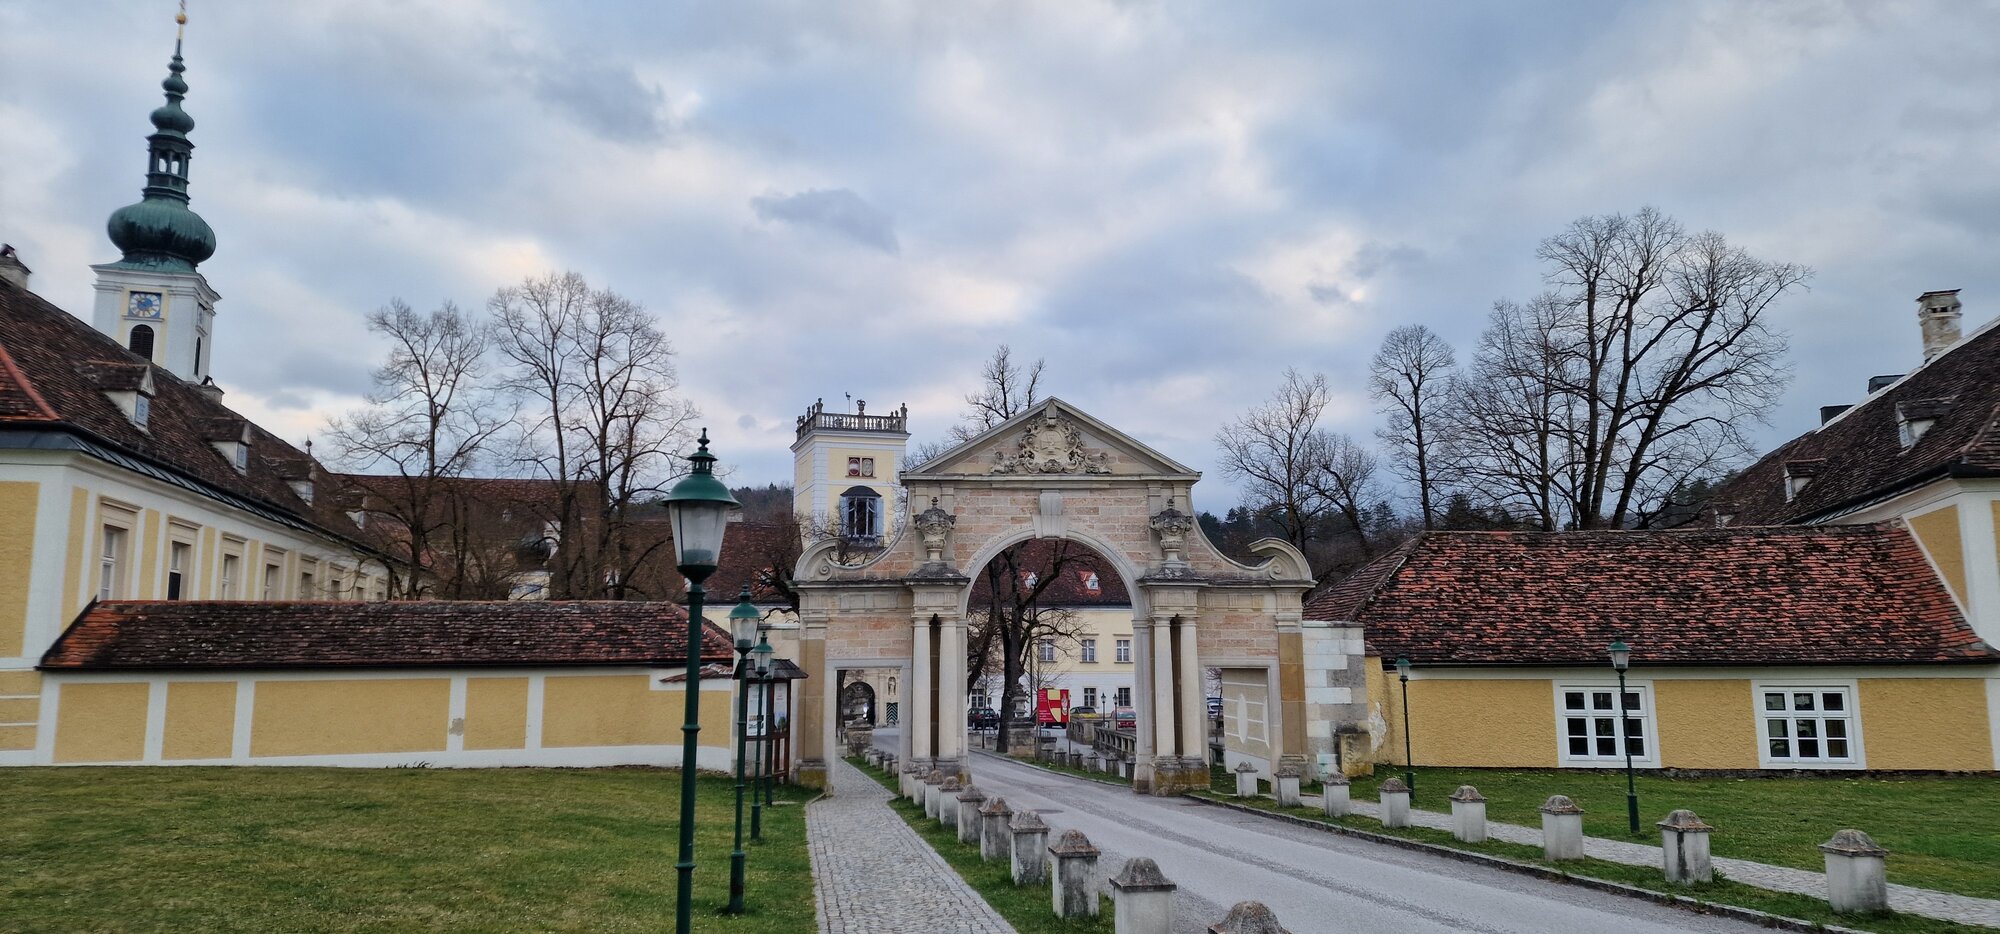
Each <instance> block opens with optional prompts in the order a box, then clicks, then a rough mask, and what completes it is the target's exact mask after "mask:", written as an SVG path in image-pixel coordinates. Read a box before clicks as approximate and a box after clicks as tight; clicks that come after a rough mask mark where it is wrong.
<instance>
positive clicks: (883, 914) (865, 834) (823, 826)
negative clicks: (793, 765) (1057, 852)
mask: <svg viewBox="0 0 2000 934" xmlns="http://www.w3.org/2000/svg"><path fill="white" fill-rule="evenodd" d="M832 763H833V767H832V768H831V769H830V770H828V778H829V779H830V780H831V782H832V786H833V787H832V788H831V789H830V790H831V793H830V794H828V795H827V796H826V797H824V798H821V799H820V800H818V801H815V802H813V803H812V804H811V805H809V806H807V808H806V838H807V840H808V842H809V844H810V847H811V850H812V869H813V903H814V904H815V905H816V906H817V907H818V909H819V929H820V931H821V932H823V934H901V932H911V934H1014V928H1013V927H1012V926H1011V925H1009V924H1008V923H1007V922H1006V921H1005V920H1003V919H1002V918H1001V917H1000V916H999V915H998V914H996V913H995V912H994V911H993V908H992V907H991V906H989V905H987V904H986V901H985V899H982V898H980V897H979V893H977V892H974V891H973V890H972V888H971V887H970V886H968V885H966V884H965V880H963V879H960V878H959V877H958V873H957V872H956V871H954V870H953V869H952V868H951V866H950V865H949V864H947V863H946V862H945V861H944V857H941V856H939V855H937V852H936V851H934V850H932V849H931V847H930V844H928V843H925V842H924V840H923V838H922V837H919V836H917V832H916V831H915V830H912V829H910V825H909V824H907V823H905V822H904V821H903V818H902V815H899V814H897V813H896V812H895V811H893V810H890V808H889V801H890V800H891V799H892V798H893V797H894V796H893V795H892V794H891V793H890V792H889V790H888V789H887V788H884V787H882V786H881V784H880V783H878V782H876V781H875V780H874V779H872V778H869V777H868V776H867V775H864V774H862V773H861V771H860V770H859V769H856V768H855V767H854V766H852V765H849V764H848V763H847V762H846V761H844V760H841V759H834V760H832Z"/></svg>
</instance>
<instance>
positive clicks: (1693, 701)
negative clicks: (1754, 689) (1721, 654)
mask: <svg viewBox="0 0 2000 934" xmlns="http://www.w3.org/2000/svg"><path fill="white" fill-rule="evenodd" d="M1752 700H1753V698H1752V697H1751V692H1750V682H1748V681H1744V680H1726V681H1654V682H1653V719H1654V723H1655V724H1656V726H1657V728H1658V730H1659V733H1660V737H1659V739H1660V747H1659V748H1660V755H1661V756H1662V757H1663V758H1662V759H1661V760H1660V761H1661V763H1662V764H1663V765H1666V766H1669V767H1671V768H1677V769H1754V768H1757V767H1758V758H1757V715H1756V713H1755V712H1754V711H1755V708H1754V706H1753V705H1752Z"/></svg>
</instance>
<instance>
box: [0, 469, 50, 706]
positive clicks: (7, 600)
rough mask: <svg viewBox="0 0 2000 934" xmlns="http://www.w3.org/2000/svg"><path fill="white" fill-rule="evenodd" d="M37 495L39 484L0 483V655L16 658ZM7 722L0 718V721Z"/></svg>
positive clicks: (24, 623) (23, 631)
mask: <svg viewBox="0 0 2000 934" xmlns="http://www.w3.org/2000/svg"><path fill="white" fill-rule="evenodd" d="M41 493H42V485H41V484H39V483H27V482H24V481H17V480H9V481H4V482H0V655H5V656H16V655H20V654H21V652H22V643H23V642H24V641H25V640H26V637H27V631H28V576H29V574H30V572H32V571H33V570H34V567H35V563H34V553H35V515H36V513H38V512H40V508H39V507H38V506H37V504H36V500H37V499H38V498H39V497H40V496H41ZM11 719H14V718H12V717H8V716H6V715H5V714H0V720H11ZM24 719H28V720H32V719H34V718H33V717H27V718H24Z"/></svg>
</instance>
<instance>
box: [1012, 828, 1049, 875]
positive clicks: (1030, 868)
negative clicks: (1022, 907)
mask: <svg viewBox="0 0 2000 934" xmlns="http://www.w3.org/2000/svg"><path fill="white" fill-rule="evenodd" d="M1007 833H1008V834H1009V835H1011V836H1012V837H1013V838H1014V839H1013V845H1012V847H1011V848H1010V849H1009V852H1010V853H1012V854H1013V856H1012V862H1013V867H1014V884H1015V885H1029V884H1034V885H1040V884H1041V883H1043V882H1046V881H1048V878H1049V867H1048V848H1049V825H1048V824H1047V823H1045V822H1043V820H1042V815H1040V814H1037V813H1035V812H1033V811H1021V812H1019V813H1017V814H1015V815H1014V819H1013V820H1011V821H1008V822H1007Z"/></svg>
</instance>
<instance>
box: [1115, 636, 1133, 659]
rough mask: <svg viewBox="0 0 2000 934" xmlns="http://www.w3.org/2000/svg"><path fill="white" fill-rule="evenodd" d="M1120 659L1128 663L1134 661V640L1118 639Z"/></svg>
mask: <svg viewBox="0 0 2000 934" xmlns="http://www.w3.org/2000/svg"><path fill="white" fill-rule="evenodd" d="M1118 660H1119V661H1121V662H1124V663H1126V664H1128V665H1129V664H1131V663H1132V640H1130V639H1120V640H1118Z"/></svg>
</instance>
